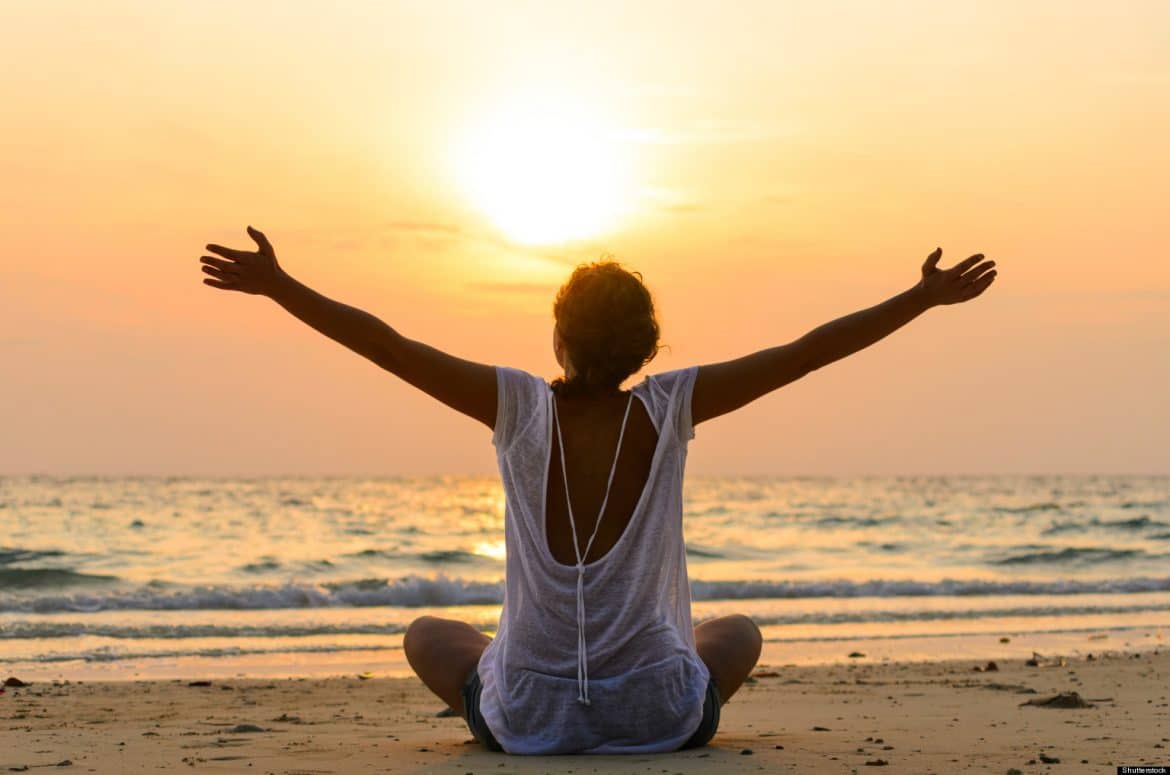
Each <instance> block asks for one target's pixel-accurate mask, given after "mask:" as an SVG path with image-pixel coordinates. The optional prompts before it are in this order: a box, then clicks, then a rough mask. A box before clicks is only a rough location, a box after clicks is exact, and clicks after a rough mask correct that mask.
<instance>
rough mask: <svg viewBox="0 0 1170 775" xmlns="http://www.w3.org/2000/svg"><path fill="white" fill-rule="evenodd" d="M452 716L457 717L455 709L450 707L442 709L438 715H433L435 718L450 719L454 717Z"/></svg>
mask: <svg viewBox="0 0 1170 775" xmlns="http://www.w3.org/2000/svg"><path fill="white" fill-rule="evenodd" d="M454 715H457V714H456V713H455V709H454V708H452V707H450V706H448V707H446V708H443V709H442V710H441V711H439V712H438V713H436V714H435V718H451V717H452V716H454Z"/></svg>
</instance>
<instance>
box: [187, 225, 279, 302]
mask: <svg viewBox="0 0 1170 775" xmlns="http://www.w3.org/2000/svg"><path fill="white" fill-rule="evenodd" d="M248 235H249V236H250V237H251V238H252V239H253V240H255V241H256V245H257V246H258V247H259V250H235V249H234V248H225V247H224V246H222V245H215V244H211V245H208V246H207V250H209V251H211V252H212V253H215V254H216V255H217V256H220V258H215V257H214V256H200V257H199V261H200V262H201V263H202V264H203V271H204V273H205V274H208V275H210V277H205V278H204V279H203V283H204V284H205V285H210V286H211V287H212V288H219V289H220V290H224V291H242V292H244V293H252V294H258V295H261V296H272V295H273V294H274V293H275V292H276V290H277V288H278V287H279V285H280V282H281V280H282V279H283V278H284V277H285V274H284V271H283V270H282V269H281V268H280V264H279V263H277V261H276V251H275V250H273V249H272V244H271V243H270V242H269V241H268V238H267V237H265V236H264V235H263V234H262V233H261V232H259V231H257V230H256V229H253V228H252V227H251V226H249V227H248Z"/></svg>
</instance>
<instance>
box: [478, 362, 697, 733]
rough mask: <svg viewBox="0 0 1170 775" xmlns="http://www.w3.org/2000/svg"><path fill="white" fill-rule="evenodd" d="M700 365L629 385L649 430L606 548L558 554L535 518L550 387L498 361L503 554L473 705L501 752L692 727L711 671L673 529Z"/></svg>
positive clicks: (543, 480) (677, 531)
mask: <svg viewBox="0 0 1170 775" xmlns="http://www.w3.org/2000/svg"><path fill="white" fill-rule="evenodd" d="M697 371H698V369H697V368H694V367H692V368H689V369H680V370H678V371H671V372H666V373H664V374H658V375H654V376H650V377H647V378H646V379H645V380H643V381H642V382H641V383H639V384H638V385H636V386H635V387H634V388H633V390H632V394H633V398H637V399H638V400H640V401H641V402H642V404H643V405H644V406H645V408H646V412H647V414H648V415H649V417H650V420H651V422H652V423H653V424H654V427H655V430H657V432H658V443H657V446H656V447H655V450H654V457H653V461H652V462H651V466H650V474H649V476H648V477H647V479H646V484H645V487H644V489H643V490H642V494H641V496H640V498H639V500H638V501H637V505H636V506H635V507H634V511H633V514H632V515H631V516H630V519H629V523H628V524H627V525H626V527H625V530H624V531H623V532H622V534H621V537H620V538H619V539H618V541H617V543H616V544H615V545H614V546H613V547H612V548H611V549H610V550H609V551H608V552H606V553H605V555H604V556H603V557H601V558H600V559H598V560H595V561H593V562H590V563H589V564H588V565H584V564H583V563H582V562H581V561H580V559H579V560H578V563H577V564H576V565H564V564H562V563H560V562H557V560H556V559H554V558H553V556H552V553H551V552H550V551H549V547H548V541H547V535H546V529H545V501H546V496H547V487H546V484H547V482H548V469H549V462H550V460H551V458H552V445H553V444H556V443H557V439H556V435H555V430H554V414H553V412H554V403H553V402H554V399H553V393H552V389H551V388H550V387H549V385H548V383H547V382H545V381H544V380H543V379H541V378H540V377H536V376H533V375H532V374H528V373H526V372H523V371H520V370H517V369H510V368H504V367H497V368H496V376H497V386H498V398H497V410H496V412H497V413H496V425H495V431H494V433H493V435H492V443H493V444H494V445H495V447H496V456H497V459H498V462H499V467H500V476H501V479H502V480H503V486H504V497H505V514H504V538H505V547H506V556H507V559H506V578H505V592H504V605H503V610H502V611H501V612H500V625H499V628H498V630H497V633H496V637H495V638H494V639H493V640H492V642H491V643H490V644H489V645H488V647H487V649H486V650H485V651H484V653H483V656H482V657H481V658H480V661H479V677H480V681H481V682H482V684H483V691H482V693H481V696H480V712H481V713H482V715H483V718H484V720H485V721H486V722H487V725H488V728H489V729H490V730H491V731H492V735H493V736H494V737H495V738H496V740H498V741H499V743H500V745H501V746H502V747H503V749H504V750H505V751H507V752H509V753H519V754H555V753H651V752H660V751H672V750H675V749H677V748H679V747H680V746H681V745H682V744H683V743H684V742H686V741H687V739H689V738H690V736H691V735H692V733H694V731H695V730H696V729H697V728H698V726H699V722H700V721H701V719H702V713H703V700H704V696H705V691H706V685H707V680H708V677H709V676H708V672H707V667H706V665H704V664H703V661H702V659H700V658H699V656H698V653H697V652H696V651H695V637H694V629H693V626H692V624H691V595H690V586H689V584H688V581H687V565H686V546H685V544H684V542H683V530H682V480H683V470H684V467H685V464H686V452H687V442H688V441H690V439H692V438H694V430H693V428H692V426H691V392H692V390H693V388H694V383H695V376H696V374H697ZM631 400H632V399H631ZM587 553H588V552H587V551H586V552H584V553H580V554H579V558H584V557H585V555H586V554H587ZM586 700H587V701H586Z"/></svg>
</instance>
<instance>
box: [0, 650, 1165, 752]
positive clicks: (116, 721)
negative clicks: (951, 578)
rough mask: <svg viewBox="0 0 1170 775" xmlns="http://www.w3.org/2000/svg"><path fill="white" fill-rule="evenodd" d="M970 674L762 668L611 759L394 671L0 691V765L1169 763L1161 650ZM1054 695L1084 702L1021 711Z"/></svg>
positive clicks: (948, 668)
mask: <svg viewBox="0 0 1170 775" xmlns="http://www.w3.org/2000/svg"><path fill="white" fill-rule="evenodd" d="M977 664H980V665H981V666H982V665H985V664H986V663H975V662H973V661H970V660H964V661H952V662H913V663H884V664H882V663H879V664H867V663H850V664H839V665H830V666H816V667H792V666H780V665H771V666H769V665H761V666H760V667H759V669H758V670H757V674H756V676H757V677H756V678H755V679H754V681H753V682H752V683H749V684H747V685H745V686H744V688H743V689H742V690H741V691H740V692H739V693H738V694H737V695H736V696H735V697H734V698H733V699H732V701H731V702H730V703H728V704H727V705H725V706H724V707H723V717H722V723H721V725H720V729H719V732H718V733H717V734H716V736H715V739H714V740H713V741H712V743H711V744H710V745H709V746H707V747H706V748H702V749H696V750H690V751H684V752H677V753H668V754H656V755H642V756H625V757H619V756H559V757H518V756H508V755H503V754H494V753H490V752H488V751H486V750H485V749H483V748H482V747H481V746H480V745H479V744H477V743H475V742H474V741H473V740H472V739H471V735H470V733H469V732H468V731H467V727H466V725H465V724H464V722H463V721H462V720H461V719H459V718H443V717H438V716H436V713H437V712H438V711H440V710H442V704H441V703H440V702H439V701H438V700H437V699H436V698H435V697H433V696H432V695H431V694H430V693H429V692H427V691H426V689H425V688H424V687H423V686H422V684H421V683H420V682H418V681H417V680H415V679H409V678H378V677H374V678H372V679H370V680H359V679H358V678H357V677H346V678H328V679H317V678H314V679H285V680H255V679H238V680H212V681H210V682H199V683H201V684H209V685H195V686H192V685H190V684H191V683H192V682H191V681H117V682H94V683H90V682H84V683H82V682H48V683H46V682H39V683H32V684H30V685H28V686H25V687H13V686H10V687H7V688H6V689H5V692H4V693H3V694H0V771H2V772H9V771H23V768H26V767H27V768H28V770H29V771H34V770H41V769H42V768H43V769H44V770H49V769H51V770H52V771H55V772H61V771H80V772H97V773H120V772H145V771H151V772H157V771H175V770H180V769H181V770H183V771H186V770H188V769H197V770H206V771H213V772H261V773H306V774H307V773H360V772H388V771H393V772H449V773H468V772H474V773H508V772H577V773H591V772H646V773H662V772H665V773H677V772H681V773H723V772H792V773H807V772H830V773H835V772H842V773H847V772H854V771H858V772H869V771H875V772H898V773H902V772H906V773H946V772H956V771H969V772H998V773H1006V772H1008V771H1009V769H1011V768H1015V769H1018V770H1020V772H1022V773H1029V772H1060V773H1074V772H1086V773H1088V772H1092V773H1102V772H1113V771H1114V770H1113V768H1115V767H1116V766H1118V765H1121V764H1140V763H1146V764H1167V763H1170V654H1168V653H1166V652H1165V651H1160V652H1159V651H1154V652H1149V651H1147V652H1144V653H1140V654H1137V655H1136V656H1135V654H1133V653H1121V652H1110V653H1107V654H1103V655H1097V656H1096V658H1095V659H1094V660H1091V661H1090V660H1087V659H1085V658H1084V657H1076V658H1075V659H1074V658H1066V659H1065V660H1063V664H1062V663H1061V660H1059V659H1057V658H1055V657H1050V658H1049V659H1047V660H1044V661H1042V662H1041V664H1040V665H1038V666H1031V665H1028V664H1026V661H1025V660H1024V659H1014V660H998V661H997V667H998V670H995V671H993V672H983V671H976V670H975V669H974V668H975V667H976V665H977ZM1067 692H1076V693H1077V694H1078V695H1079V697H1080V698H1081V699H1083V700H1084V701H1086V702H1087V703H1088V704H1090V705H1091V706H1092V707H1069V708H1061V707H1040V706H1037V705H1022V704H1021V703H1025V702H1028V701H1032V700H1035V701H1043V700H1046V699H1048V698H1050V697H1053V696H1056V695H1058V694H1061V693H1067ZM1045 759H1048V760H1052V759H1059V760H1060V762H1059V763H1056V762H1052V761H1044V760H1045ZM882 767H885V768H886V769H884V770H883V769H881V768H882ZM871 768H873V769H872V770H871Z"/></svg>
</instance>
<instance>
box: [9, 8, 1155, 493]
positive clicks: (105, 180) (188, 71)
mask: <svg viewBox="0 0 1170 775" xmlns="http://www.w3.org/2000/svg"><path fill="white" fill-rule="evenodd" d="M0 65H2V66H3V72H4V73H5V77H3V78H0V104H2V106H3V107H2V108H0V115H2V116H3V120H2V121H0V180H3V184H2V185H0V234H2V235H3V242H4V245H3V248H2V250H0V399H2V400H0V474H19V473H38V472H39V473H51V474H90V473H94V474H215V475H235V474H242V475H258V474H282V473H290V474H319V473H320V474H347V473H353V474H374V475H393V474H431V473H490V472H492V471H493V470H494V465H495V461H494V452H493V449H492V447H491V444H490V438H489V432H488V431H487V429H486V428H484V427H483V426H481V425H478V424H477V423H476V422H474V421H473V420H470V419H466V418H464V417H461V416H459V415H456V414H454V413H452V412H451V411H450V410H448V409H447V408H446V407H444V406H442V405H440V404H439V403H437V402H435V401H434V400H432V399H430V398H429V397H427V396H425V395H423V394H421V393H416V392H415V391H414V390H413V389H412V388H410V387H408V386H407V385H405V384H404V383H401V382H399V381H398V380H397V379H396V378H395V377H394V376H392V375H390V374H387V373H385V372H382V371H379V370H378V369H377V368H376V367H374V366H372V365H371V364H368V363H366V362H365V361H362V360H361V359H360V358H358V357H357V356H355V355H353V354H351V353H349V352H347V351H345V350H343V349H342V348H340V347H338V346H337V345H335V344H333V343H332V342H330V341H328V340H326V339H324V338H322V337H320V336H319V335H317V334H315V333H314V332H312V331H311V330H309V329H308V328H306V327H305V326H303V325H302V324H300V323H298V322H297V321H296V320H294V319H293V318H291V317H289V316H288V315H287V314H285V313H284V312H283V311H282V310H280V308H279V307H277V306H276V305H275V304H274V303H272V302H271V301H268V300H266V299H262V298H259V297H254V296H245V295H242V294H229V293H223V292H218V291H214V290H212V289H210V288H208V287H205V286H203V285H202V284H201V282H200V280H201V277H202V275H201V274H200V270H199V263H198V257H199V256H200V255H201V254H203V253H205V251H204V250H203V246H204V245H205V244H206V243H208V242H218V243H223V244H227V245H231V246H235V247H241V248H245V247H247V248H251V247H252V243H251V240H250V239H249V238H248V236H247V234H246V233H245V226H247V225H248V224H251V225H253V226H255V227H257V228H259V229H261V230H263V231H264V232H265V233H266V234H267V235H268V237H269V239H270V240H271V241H272V242H273V244H274V245H275V248H276V252H277V255H278V256H279V257H280V260H281V262H282V264H283V265H284V267H285V268H286V269H287V270H288V271H289V272H290V273H291V274H293V275H294V276H295V277H297V278H298V279H300V280H302V281H303V282H305V283H307V284H309V285H311V286H313V287H315V288H316V289H318V290H320V291H321V292H322V293H325V294H326V295H329V296H332V297H333V298H337V299H339V300H342V301H345V302H347V303H350V304H354V305H356V306H360V307H362V308H364V309H367V310H369V311H370V312H372V313H374V314H376V315H379V316H380V317H382V318H383V319H384V320H386V321H387V322H388V323H390V324H391V325H392V326H394V327H396V328H397V329H398V330H399V331H401V332H402V333H403V334H405V335H407V336H410V337H412V338H417V339H422V340H424V341H427V342H429V343H431V344H433V345H435V346H437V347H441V348H444V349H447V350H449V351H451V352H453V353H455V354H458V355H461V356H463V357H467V358H472V359H476V360H480V361H483V362H487V363H495V364H502V365H510V366H516V367H519V368H524V369H528V370H530V371H532V372H534V373H537V374H541V375H543V376H546V377H549V378H551V377H553V376H556V371H555V369H556V362H555V360H554V359H553V357H552V352H551V344H550V341H551V326H552V319H551V306H552V298H553V294H554V293H555V291H556V288H557V287H558V285H559V284H560V283H561V282H562V281H563V280H564V279H565V278H566V277H567V275H568V273H569V272H570V271H571V269H572V267H573V266H574V265H575V264H576V263H578V262H581V261H587V260H592V259H596V258H598V257H599V256H600V255H601V254H602V253H603V252H610V253H613V254H614V255H615V256H616V258H617V259H618V260H620V261H622V262H623V263H624V264H626V265H627V266H628V267H630V268H632V269H637V270H639V271H641V272H642V273H643V274H644V276H645V278H646V281H647V283H648V285H649V286H650V288H651V290H652V291H653V292H654V294H655V298H656V302H657V304H658V306H659V311H660V316H661V321H662V324H663V337H664V341H665V343H666V344H668V345H669V346H670V349H669V350H667V351H664V352H663V353H662V354H661V355H660V356H659V358H658V359H657V360H655V361H654V362H653V363H652V364H651V365H650V367H649V371H650V372H654V371H665V370H669V369H675V368H680V367H683V366H688V365H691V364H694V363H703V362H709V361H713V360H723V359H726V358H728V357H732V356H735V355H740V354H744V353H747V352H750V351H752V350H755V349H758V348H761V347H766V346H771V345H775V344H780V343H783V342H787V341H789V340H791V339H794V338H796V337H797V336H799V335H801V334H803V333H804V332H805V331H806V330H808V329H809V328H812V327H814V326H816V325H818V324H820V323H822V322H825V321H827V320H829V319H831V318H833V317H836V316H838V315H841V314H845V313H848V312H852V311H854V310H855V309H858V308H861V307H864V306H868V305H870V304H873V303H877V302H879V301H881V300H883V299H885V298H887V297H888V296H890V295H893V294H895V293H898V292H900V291H902V290H905V289H906V288H908V287H910V286H911V285H913V284H914V283H915V282H917V280H918V276H919V270H920V266H921V264H922V261H923V259H924V258H925V257H926V255H927V254H928V253H929V252H930V251H931V250H933V249H934V248H935V247H936V246H941V247H942V248H943V251H944V252H943V258H942V261H941V265H942V266H944V267H945V266H950V265H951V264H953V263H955V262H956V261H958V260H960V259H962V258H964V257H966V256H968V255H970V254H972V253H976V252H982V253H985V254H986V255H987V257H988V258H992V259H995V260H996V261H997V262H998V264H999V270H1000V274H999V279H998V280H997V282H996V284H995V285H994V286H993V287H992V289H991V290H990V291H989V292H988V293H987V294H986V295H985V296H983V297H982V298H980V299H978V300H977V301H975V302H973V303H970V304H966V305H960V306H953V307H944V308H939V309H934V310H931V311H929V312H927V313H926V314H925V315H924V316H923V317H922V318H920V319H918V320H917V321H915V322H914V323H912V324H911V325H910V326H909V327H908V328H906V329H905V330H902V331H899V332H897V333H895V334H894V335H893V336H892V337H891V338H890V339H888V340H885V341H883V342H881V343H879V344H877V345H876V346H874V347H873V348H871V349H869V350H867V351H865V352H863V353H861V354H859V355H856V356H854V357H853V358H851V359H849V360H847V361H844V362H841V363H838V364H834V365H832V366H829V367H828V368H826V369H825V370H823V371H820V372H817V373H814V374H812V375H810V376H809V377H807V378H806V379H804V380H803V381H801V382H799V383H797V384H794V385H791V386H789V387H787V388H785V389H783V390H781V391H779V392H777V393H775V394H773V395H771V396H768V397H766V398H764V399H762V400H760V401H759V402H757V403H755V404H752V405H750V406H749V407H747V408H745V409H744V410H742V411H740V412H739V413H737V414H735V415H732V416H729V417H726V418H721V419H719V420H716V421H713V422H711V423H710V424H707V425H702V426H700V427H699V428H698V431H697V436H696V439H695V441H694V442H693V444H692V446H691V457H690V470H691V471H692V472H696V473H712V474H780V475H785V474H833V475H848V474H900V473H905V474H919V473H922V474H932V473H947V474H968V473H970V474H978V473H1170V451H1168V449H1167V446H1168V445H1167V442H1168V440H1170V399H1168V397H1167V396H1168V395H1170V218H1168V217H1167V210H1168V204H1167V203H1168V202H1170V142H1168V139H1167V138H1170V3H1167V2H1164V1H1162V0H1159V1H1157V2H1145V3H1142V2H1105V1H1104V0H1102V1H1101V2H1090V3H1084V2H1051V3H1040V2H1036V3H1019V2H1014V1H1012V2H947V3H938V2H915V3H901V2H892V3H877V2H860V1H859V2H852V3H831V2H829V3H797V2H792V3H780V2H759V3H749V2H737V3H722V2H710V3H680V2H642V1H639V2H628V1H626V2H588V3H585V2H580V3H565V2H552V3H538V2H533V3H513V2H491V3H487V2H483V3H480V2H465V3H453V2H434V3H432V2H393V3H392V2H365V3H360V2H346V3H342V4H334V3H327V2H320V3H317V2H313V3H310V2H293V1H288V0H286V1H285V2H270V3H262V2H246V3H240V2H212V1H210V0H201V1H200V2H182V3H181V2H161V3H160V2H134V3H130V2H113V1H111V0H103V2H100V3H87V2H44V3H21V2H0Z"/></svg>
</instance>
